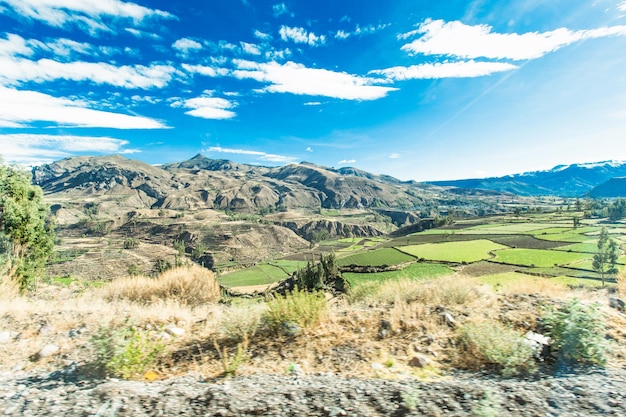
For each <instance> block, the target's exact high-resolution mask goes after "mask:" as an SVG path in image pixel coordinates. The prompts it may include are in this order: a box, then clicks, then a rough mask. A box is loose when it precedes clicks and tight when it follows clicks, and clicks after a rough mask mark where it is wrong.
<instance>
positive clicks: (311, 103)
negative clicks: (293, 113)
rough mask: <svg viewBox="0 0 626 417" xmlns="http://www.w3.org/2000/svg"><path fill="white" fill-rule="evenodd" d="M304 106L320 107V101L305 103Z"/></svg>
mask: <svg viewBox="0 0 626 417" xmlns="http://www.w3.org/2000/svg"><path fill="white" fill-rule="evenodd" d="M304 105H305V106H321V105H322V103H321V102H320V101H307V102H306V103H304Z"/></svg>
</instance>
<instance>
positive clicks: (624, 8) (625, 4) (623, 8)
mask: <svg viewBox="0 0 626 417" xmlns="http://www.w3.org/2000/svg"><path fill="white" fill-rule="evenodd" d="M617 10H620V11H622V12H626V1H623V2H621V3H620V4H618V5H617Z"/></svg>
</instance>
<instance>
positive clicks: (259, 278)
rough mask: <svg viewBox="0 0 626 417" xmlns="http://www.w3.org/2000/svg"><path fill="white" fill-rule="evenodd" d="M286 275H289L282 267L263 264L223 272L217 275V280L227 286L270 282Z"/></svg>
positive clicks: (286, 276)
mask: <svg viewBox="0 0 626 417" xmlns="http://www.w3.org/2000/svg"><path fill="white" fill-rule="evenodd" d="M288 277H289V275H288V274H287V273H286V272H285V271H284V270H283V269H281V268H279V267H277V266H272V265H267V264H264V265H258V266H253V267H252V268H246V269H242V270H241V271H235V272H231V273H228V274H224V275H222V276H221V277H219V282H220V284H222V285H225V286H227V287H240V286H246V285H264V284H271V283H273V282H278V281H280V280H283V279H285V278H288Z"/></svg>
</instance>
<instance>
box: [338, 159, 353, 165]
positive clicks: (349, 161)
mask: <svg viewBox="0 0 626 417" xmlns="http://www.w3.org/2000/svg"><path fill="white" fill-rule="evenodd" d="M354 163H356V159H342V160H341V161H339V165H346V164H354Z"/></svg>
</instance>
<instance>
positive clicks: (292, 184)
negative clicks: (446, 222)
mask: <svg viewBox="0 0 626 417" xmlns="http://www.w3.org/2000/svg"><path fill="white" fill-rule="evenodd" d="M33 177H34V182H35V183H36V184H37V185H39V186H41V187H42V188H43V190H44V192H45V193H46V195H48V196H51V197H53V198H52V199H53V200H55V199H56V200H64V199H65V200H79V201H80V200H93V199H100V200H107V201H114V202H115V204H116V205H117V206H120V207H126V208H128V209H141V208H164V209H175V210H200V209H221V210H230V211H234V212H241V213H256V212H259V211H264V212H271V211H275V210H278V211H280V210H287V209H298V208H306V209H309V210H315V209H321V208H325V209H363V208H365V209H367V208H387V209H403V210H407V209H409V210H417V211H422V212H424V211H425V212H426V215H430V214H431V213H430V209H431V208H433V207H444V206H448V205H452V206H459V205H464V204H465V203H467V202H468V201H470V200H472V201H474V200H476V201H477V200H478V199H479V198H480V197H484V195H473V196H461V195H459V194H458V193H454V192H448V191H447V190H445V189H443V188H440V187H433V186H429V185H424V184H419V183H414V182H402V181H400V180H398V179H395V178H393V177H389V176H384V175H374V174H370V173H367V172H364V171H360V170H357V169H354V168H342V169H333V168H325V167H320V166H316V165H313V164H310V163H301V164H290V165H286V166H282V167H275V168H269V167H259V166H252V165H244V164H237V163H234V162H231V161H226V160H214V159H209V158H206V157H204V156H202V155H196V156H195V157H193V158H191V159H189V160H187V161H183V162H179V163H172V164H167V165H164V166H161V167H156V166H150V165H147V164H144V163H142V162H139V161H135V160H130V159H126V158H123V157H121V156H105V157H75V158H68V159H64V160H61V161H58V162H55V163H52V164H48V165H42V166H40V167H36V168H34V170H33ZM491 197H492V198H494V196H493V195H492V196H491ZM496 197H497V196H496ZM469 205H471V204H468V206H469Z"/></svg>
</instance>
